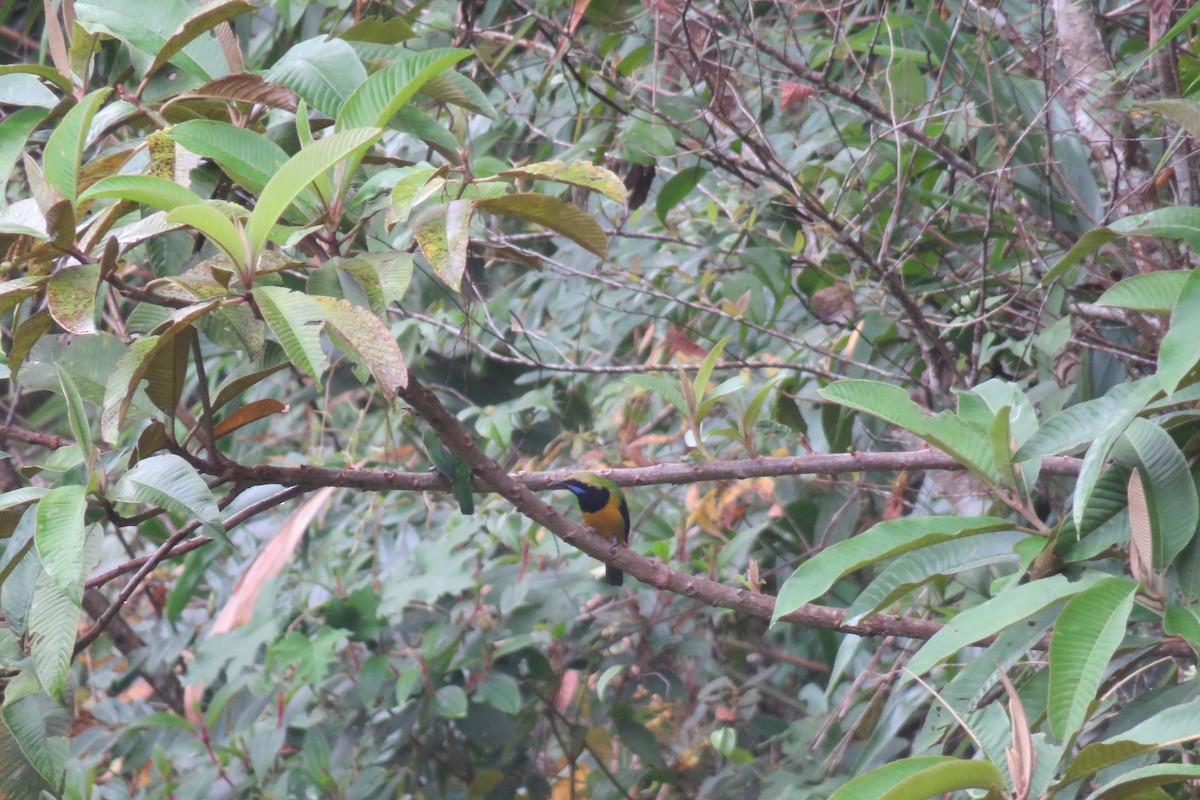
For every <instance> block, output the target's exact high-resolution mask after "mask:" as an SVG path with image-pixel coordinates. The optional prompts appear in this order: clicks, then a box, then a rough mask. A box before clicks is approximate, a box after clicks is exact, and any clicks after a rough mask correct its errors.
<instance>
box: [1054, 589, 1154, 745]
mask: <svg viewBox="0 0 1200 800" xmlns="http://www.w3.org/2000/svg"><path fill="white" fill-rule="evenodd" d="M1136 591H1137V586H1136V585H1135V584H1134V583H1133V582H1131V581H1128V580H1125V579H1124V578H1107V579H1105V580H1102V581H1100V582H1098V583H1096V584H1095V585H1094V586H1092V587H1090V588H1089V589H1087V590H1086V591H1083V592H1080V593H1079V594H1077V595H1075V596H1074V597H1072V598H1071V599H1070V600H1069V601H1068V602H1067V605H1066V607H1065V608H1063V611H1062V614H1061V615H1060V616H1059V618H1058V622H1057V623H1056V624H1055V626H1054V633H1053V634H1052V635H1051V638H1050V688H1049V700H1048V705H1047V713H1048V716H1049V720H1050V730H1051V731H1053V733H1054V736H1055V738H1056V739H1057V740H1058V741H1059V742H1066V741H1068V740H1069V739H1071V738H1072V737H1073V736H1075V734H1076V733H1077V732H1078V731H1079V728H1080V727H1081V726H1082V725H1083V722H1084V720H1085V719H1086V718H1087V712H1088V706H1089V705H1090V704H1091V702H1092V700H1093V699H1094V698H1095V696H1096V691H1097V690H1098V689H1099V688H1100V681H1101V679H1102V678H1103V677H1104V671H1105V668H1106V667H1108V663H1109V661H1110V660H1111V659H1112V656H1113V654H1114V653H1115V652H1116V650H1117V647H1118V645H1120V644H1121V639H1122V638H1124V636H1125V622H1126V620H1127V619H1128V618H1129V612H1130V611H1131V610H1132V609H1133V597H1134V593H1135V592H1136Z"/></svg>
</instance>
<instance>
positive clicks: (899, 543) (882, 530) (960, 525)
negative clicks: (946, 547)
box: [771, 517, 1012, 624]
mask: <svg viewBox="0 0 1200 800" xmlns="http://www.w3.org/2000/svg"><path fill="white" fill-rule="evenodd" d="M1011 528H1012V523H1011V522H1009V521H1007V520H1004V519H1000V518H999V517H905V518H903V519H894V520H888V521H886V522H881V523H879V524H878V525H876V526H874V527H873V528H871V529H870V530H868V531H865V532H863V533H860V534H859V535H858V536H855V537H853V538H850V539H846V540H845V541H841V542H838V543H837V544H835V545H833V546H832V547H828V548H826V549H825V550H823V551H821V552H820V553H818V554H817V555H815V556H813V557H812V558H810V559H809V560H808V561H805V562H804V563H803V564H801V565H800V567H799V568H798V569H797V570H796V571H795V572H793V573H792V576H791V577H790V578H788V579H787V581H786V582H784V584H783V587H782V588H780V590H779V598H778V599H777V600H776V601H775V613H774V615H772V618H771V622H772V624H773V623H774V622H775V621H776V620H778V619H779V618H780V617H782V616H784V615H786V614H790V613H791V612H793V611H795V610H796V609H797V608H799V607H800V606H802V605H804V604H805V603H807V602H810V601H811V600H814V599H816V598H818V597H820V596H821V595H823V594H824V593H825V592H826V591H827V590H828V589H829V587H831V586H833V584H834V582H835V581H837V580H838V579H839V578H841V577H842V576H843V575H845V574H847V573H849V572H853V571H854V570H856V569H862V568H863V567H865V566H869V565H871V564H875V563H876V562H878V561H880V560H881V559H884V558H889V557H891V556H896V555H899V554H901V553H907V552H908V551H910V550H916V549H917V548H920V547H927V546H929V545H933V544H937V543H938V542H944V541H946V540H948V539H957V538H960V537H963V536H975V535H977V534H981V533H991V532H993V531H1002V530H1008V529H1011Z"/></svg>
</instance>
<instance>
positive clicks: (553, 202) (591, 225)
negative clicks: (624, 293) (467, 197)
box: [475, 193, 608, 258]
mask: <svg viewBox="0 0 1200 800" xmlns="http://www.w3.org/2000/svg"><path fill="white" fill-rule="evenodd" d="M475 208H476V209H477V210H479V211H486V212H488V213H489V214H497V215H499V216H502V217H513V218H514V219H519V220H522V221H523V222H532V223H535V224H537V225H541V226H542V227H543V228H549V229H550V230H552V231H554V232H555V233H557V234H560V235H562V236H565V237H567V238H568V239H570V240H571V241H572V242H575V244H577V245H579V246H580V247H582V248H584V249H585V250H588V251H589V252H592V253H595V254H596V255H598V256H600V257H601V258H606V257H607V256H608V237H606V236H605V235H604V229H603V228H601V227H600V224H599V223H598V222H596V219H595V217H593V216H592V215H591V214H589V213H588V212H586V211H584V210H583V209H582V208H580V207H579V206H575V205H572V204H570V203H564V202H563V201H562V200H559V199H558V198H556V197H550V196H549V195H544V194H537V193H518V194H506V195H504V196H503V197H494V198H490V199H486V200H476V201H475Z"/></svg>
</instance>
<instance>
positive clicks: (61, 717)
mask: <svg viewBox="0 0 1200 800" xmlns="http://www.w3.org/2000/svg"><path fill="white" fill-rule="evenodd" d="M0 718H2V719H3V721H4V726H3V727H5V728H7V729H8V732H9V733H11V734H12V737H13V739H15V740H16V742H17V745H18V746H19V747H20V748H21V752H22V753H23V754H24V755H25V758H27V759H28V760H29V763H30V764H31V765H32V766H33V768H34V769H36V770H37V772H38V774H39V775H41V776H42V778H43V779H45V780H46V782H47V783H49V784H50V786H51V787H53V788H54V790H55V792H57V791H58V789H59V787H61V786H62V782H63V775H64V774H65V773H66V768H67V757H68V756H69V755H70V752H71V740H70V738H69V736H70V733H71V715H70V714H68V713H67V711H66V709H64V708H63V706H62V704H60V703H56V702H54V700H53V698H51V697H50V696H49V695H47V694H45V693H44V692H42V690H41V689H40V688H39V687H38V684H37V681H36V680H34V677H33V675H32V674H30V673H28V672H21V673H20V674H19V675H17V676H16V677H15V678H13V679H12V680H11V681H10V682H9V683H8V684H7V685H6V686H5V687H4V709H3V711H2V712H0ZM14 777H16V776H13V775H11V774H9V775H6V779H11V778H14ZM7 788H8V787H6V789H7Z"/></svg>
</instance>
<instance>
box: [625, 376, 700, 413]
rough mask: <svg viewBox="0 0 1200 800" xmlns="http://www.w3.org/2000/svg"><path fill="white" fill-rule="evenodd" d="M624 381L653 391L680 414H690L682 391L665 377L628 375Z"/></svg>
mask: <svg viewBox="0 0 1200 800" xmlns="http://www.w3.org/2000/svg"><path fill="white" fill-rule="evenodd" d="M625 382H626V383H629V384H632V385H634V386H637V387H639V388H641V389H645V390H647V391H650V392H654V393H655V394H657V395H658V396H659V397H661V398H663V399H664V400H666V401H667V402H669V403H670V404H671V405H673V406H675V407H676V408H677V409H679V413H681V414H685V415H686V414H690V413H691V412H690V411H689V410H688V407H687V403H686V402H684V399H683V393H682V392H680V391H679V387H678V386H676V385H675V384H674V383H672V382H671V381H670V380H668V379H666V378H662V377H659V376H658V375H630V376H629V377H627V378H626V379H625Z"/></svg>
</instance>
